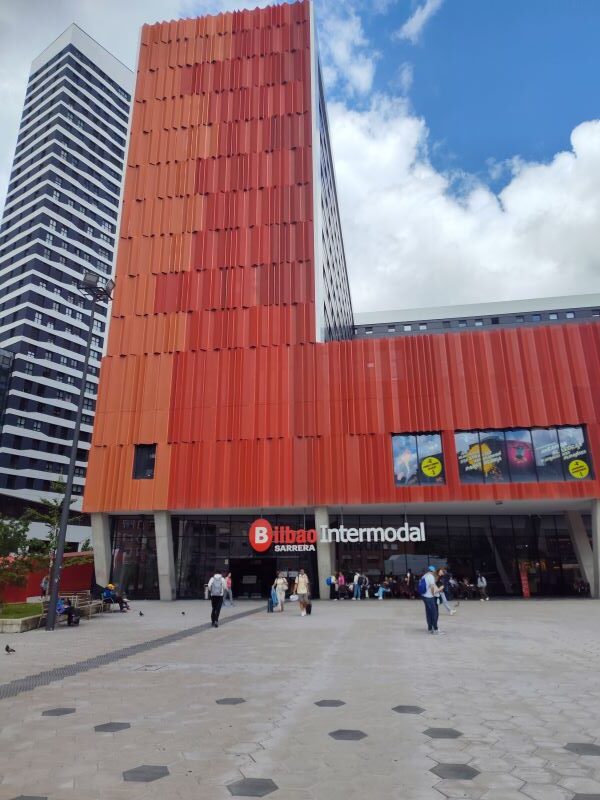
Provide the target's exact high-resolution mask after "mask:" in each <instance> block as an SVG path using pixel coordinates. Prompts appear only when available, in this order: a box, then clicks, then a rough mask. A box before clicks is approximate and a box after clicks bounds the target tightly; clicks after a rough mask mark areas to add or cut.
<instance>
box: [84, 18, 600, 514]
mask: <svg viewBox="0 0 600 800" xmlns="http://www.w3.org/2000/svg"><path fill="white" fill-rule="evenodd" d="M309 48H310V14H309V5H308V3H307V2H299V3H295V4H292V5H281V6H274V7H271V8H266V9H256V10H254V11H243V12H237V13H234V14H221V15H218V16H216V17H204V18H200V19H197V20H182V21H179V22H170V23H163V24H158V25H153V26H146V27H145V28H144V29H143V32H142V41H141V51H140V59H139V67H138V78H137V86H136V92H135V106H134V113H133V119H132V131H131V142H130V147H129V152H128V164H127V171H126V181H125V192H124V207H123V214H122V219H121V230H120V244H119V251H118V259H117V288H116V294H115V300H114V303H113V309H112V315H113V316H112V321H111V327H110V334H109V342H108V355H107V356H106V358H105V359H104V361H103V365H102V371H101V377H100V392H99V398H98V407H97V412H96V422H95V427H94V436H93V442H92V449H91V454H90V460H89V467H88V479H87V484H86V493H85V501H84V508H85V510H86V511H88V512H93V511H136V510H144V511H149V510H152V509H202V508H211V509H212V508H219V507H222V508H235V507H250V508H268V507H276V506H297V507H311V506H315V505H335V506H339V505H349V504H371V503H395V502H397V503H410V502H434V501H444V502H447V501H449V500H456V501H469V500H486V499H487V500H489V499H508V498H515V499H534V498H560V497H564V498H568V497H593V496H598V490H599V488H600V486H599V482H598V481H597V480H593V481H582V482H579V483H546V484H530V483H527V484H525V483H524V484H504V485H501V484H499V485H461V484H460V482H459V478H458V469H457V466H456V458H455V453H454V437H453V432H454V431H455V430H457V429H466V430H468V429H486V428H507V427H512V426H524V427H532V426H542V427H544V426H549V425H555V424H568V423H584V424H586V425H587V427H588V433H589V437H590V441H591V446H592V451H593V456H594V459H595V463H596V471H597V472H599V473H600V439H599V425H598V419H599V413H600V329H599V327H598V325H597V324H596V323H586V324H565V325H553V326H551V327H544V326H535V327H531V328H526V327H523V328H520V329H500V330H481V331H474V332H466V331H465V332H459V333H448V334H439V335H424V336H421V335H419V336H409V337H397V338H393V339H374V340H361V341H358V340H357V341H350V342H329V343H326V344H318V343H316V341H315V339H316V337H315V329H316V326H315V264H314V250H315V248H314V226H313V222H314V214H313V187H312V175H313V169H312V166H313V148H312V119H311V70H310V63H311V53H310V49H309ZM334 144H335V143H334ZM418 431H441V432H442V435H443V442H444V450H445V455H446V475H447V483H446V485H444V486H423V487H408V488H396V487H395V485H394V475H393V466H392V446H391V434H392V433H402V432H418ZM153 442H155V443H157V458H156V474H155V477H154V479H153V480H134V479H133V478H132V469H133V455H134V449H135V445H136V444H148V443H153Z"/></svg>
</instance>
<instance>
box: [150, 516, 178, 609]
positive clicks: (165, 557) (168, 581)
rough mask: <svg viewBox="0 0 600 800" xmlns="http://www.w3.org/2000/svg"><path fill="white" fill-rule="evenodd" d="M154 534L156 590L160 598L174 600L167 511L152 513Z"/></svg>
mask: <svg viewBox="0 0 600 800" xmlns="http://www.w3.org/2000/svg"><path fill="white" fill-rule="evenodd" d="M154 535H155V536H156V563H157V567H158V590H159V593H160V599H161V600H175V587H176V584H175V558H174V556H173V535H172V533H171V515H170V514H169V512H168V511H156V512H155V513H154Z"/></svg>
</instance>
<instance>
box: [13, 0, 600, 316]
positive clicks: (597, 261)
mask: <svg viewBox="0 0 600 800" xmlns="http://www.w3.org/2000/svg"><path fill="white" fill-rule="evenodd" d="M267 4H268V0H128V1H127V2H123V0H88V2H82V1H81V0H60V1H58V0H57V2H54V3H49V2H48V0H27V3H18V2H13V3H11V2H4V3H3V2H2V1H1V0H0V131H1V132H2V133H1V134H0V204H2V202H3V197H4V193H5V190H6V185H7V182H8V173H9V169H10V164H11V161H12V155H13V151H14V143H15V141H16V134H17V129H18V123H19V117H20V113H21V108H22V103H23V96H24V93H25V87H26V83H27V75H28V72H29V65H30V63H31V61H32V60H33V59H34V58H35V57H36V56H37V55H38V54H39V53H40V52H41V51H42V50H43V49H44V48H45V47H46V46H47V45H48V44H49V43H50V42H51V41H52V40H53V39H54V38H55V37H56V36H58V35H59V34H60V33H61V32H62V31H63V30H64V29H65V28H66V27H67V26H68V25H69V24H70V23H72V22H76V23H77V24H79V25H80V26H81V27H82V28H83V29H84V30H85V31H87V32H88V33H89V34H90V35H91V36H93V37H94V38H95V39H97V40H98V41H99V42H100V43H101V44H102V45H103V46H104V47H106V48H107V49H108V50H109V51H110V52H112V53H113V54H114V55H116V56H117V57H118V58H119V59H121V61H123V62H124V63H126V64H128V65H130V66H133V65H134V63H135V59H136V49H137V43H138V35H139V28H140V26H141V25H142V24H143V23H145V22H155V21H159V20H164V19H177V18H179V17H185V16H199V15H202V14H210V13H218V12H220V11H226V10H231V9H232V8H236V7H237V8H241V7H250V8H253V7H255V6H256V5H261V6H264V5H267ZM315 6H316V16H317V20H318V25H319V42H320V50H321V63H322V66H323V72H324V78H325V82H326V86H327V96H328V109H329V121H330V128H331V142H332V150H333V156H334V161H335V169H336V174H337V187H338V198H339V204H340V214H341V219H342V227H343V232H344V240H345V250H346V257H347V262H348V270H349V275H350V285H351V291H352V297H353V304H354V308H355V310H358V311H371V310H380V309H381V310H383V309H394V308H410V307H413V308H414V307H426V306H437V305H451V304H453V303H466V302H481V301H483V302H485V301H490V300H510V299H521V298H537V297H550V296H556V295H568V294H575V293H586V292H600V113H599V112H600V109H599V102H598V95H599V93H598V75H599V74H600V69H599V68H600V48H599V47H598V46H597V38H598V32H599V31H600V0H335V1H334V0H315ZM593 302H594V304H596V303H598V302H600V301H593Z"/></svg>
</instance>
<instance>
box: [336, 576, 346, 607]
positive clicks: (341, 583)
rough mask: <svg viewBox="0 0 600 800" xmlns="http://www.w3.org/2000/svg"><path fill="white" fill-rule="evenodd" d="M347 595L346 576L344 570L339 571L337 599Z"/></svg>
mask: <svg viewBox="0 0 600 800" xmlns="http://www.w3.org/2000/svg"><path fill="white" fill-rule="evenodd" d="M340 597H341V598H345V597H346V578H345V577H344V573H343V572H338V576H337V599H338V600H339V599H340Z"/></svg>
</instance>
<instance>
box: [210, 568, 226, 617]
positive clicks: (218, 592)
mask: <svg viewBox="0 0 600 800" xmlns="http://www.w3.org/2000/svg"><path fill="white" fill-rule="evenodd" d="M208 594H209V596H210V602H211V604H212V610H211V612H210V621H211V622H212V626H213V628H218V627H219V614H220V613H221V606H222V605H223V595H224V594H225V578H224V577H223V576H222V575H221V573H220V572H219V570H217V571H216V572H215V574H214V575H213V576H212V578H211V579H210V580H209V582H208Z"/></svg>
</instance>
